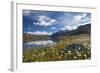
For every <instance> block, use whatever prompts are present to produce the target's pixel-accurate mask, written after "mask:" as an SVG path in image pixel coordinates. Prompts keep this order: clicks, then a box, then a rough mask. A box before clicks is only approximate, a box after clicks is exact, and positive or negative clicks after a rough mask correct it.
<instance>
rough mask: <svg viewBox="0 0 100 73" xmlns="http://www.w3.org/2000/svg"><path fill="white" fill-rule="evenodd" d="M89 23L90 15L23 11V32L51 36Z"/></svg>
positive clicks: (85, 13)
mask: <svg viewBox="0 0 100 73" xmlns="http://www.w3.org/2000/svg"><path fill="white" fill-rule="evenodd" d="M88 23H91V13H87V12H60V11H41V10H23V32H24V33H28V34H34V35H51V34H53V33H55V32H57V31H60V30H63V31H64V30H74V29H77V28H78V26H80V25H85V24H88Z"/></svg>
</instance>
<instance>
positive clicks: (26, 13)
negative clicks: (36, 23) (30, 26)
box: [23, 10, 31, 16]
mask: <svg viewBox="0 0 100 73" xmlns="http://www.w3.org/2000/svg"><path fill="white" fill-rule="evenodd" d="M30 13H31V11H30V10H24V11H23V15H24V16H29V15H30Z"/></svg>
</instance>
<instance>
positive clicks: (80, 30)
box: [50, 23, 91, 39]
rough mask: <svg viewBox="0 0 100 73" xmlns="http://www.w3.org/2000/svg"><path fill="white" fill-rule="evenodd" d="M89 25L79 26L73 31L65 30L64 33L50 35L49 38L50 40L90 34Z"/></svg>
mask: <svg viewBox="0 0 100 73" xmlns="http://www.w3.org/2000/svg"><path fill="white" fill-rule="evenodd" d="M90 30H91V23H90V24H85V25H80V26H79V27H78V28H77V29H74V30H65V31H58V32H56V33H54V34H52V35H51V36H50V37H51V39H56V38H59V37H62V36H71V35H79V34H90V33H91V31H90Z"/></svg>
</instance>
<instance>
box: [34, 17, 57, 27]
mask: <svg viewBox="0 0 100 73" xmlns="http://www.w3.org/2000/svg"><path fill="white" fill-rule="evenodd" d="M37 21H38V22H35V23H33V24H35V25H39V26H51V25H54V23H55V22H56V20H55V19H52V18H49V17H47V16H37Z"/></svg>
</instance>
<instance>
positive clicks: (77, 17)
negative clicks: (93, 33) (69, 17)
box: [74, 15, 82, 21]
mask: <svg viewBox="0 0 100 73" xmlns="http://www.w3.org/2000/svg"><path fill="white" fill-rule="evenodd" d="M81 19H82V16H81V15H77V16H74V20H75V21H80V20H81Z"/></svg>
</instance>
